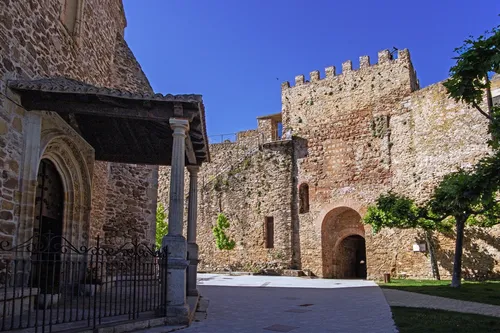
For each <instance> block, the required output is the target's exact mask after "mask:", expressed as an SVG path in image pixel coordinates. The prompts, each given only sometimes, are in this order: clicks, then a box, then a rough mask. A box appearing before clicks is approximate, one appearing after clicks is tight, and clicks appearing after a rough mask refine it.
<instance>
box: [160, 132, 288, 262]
mask: <svg viewBox="0 0 500 333" xmlns="http://www.w3.org/2000/svg"><path fill="white" fill-rule="evenodd" d="M237 137H238V139H237V141H236V142H228V143H219V144H211V145H210V158H211V163H208V164H204V165H203V166H202V168H201V170H200V173H199V176H198V188H199V190H198V203H199V207H198V228H197V242H198V244H200V253H199V258H200V260H201V262H200V264H199V268H200V269H201V270H209V271H214V270H215V271H217V270H222V269H225V268H227V267H228V265H231V267H232V268H233V269H245V270H259V269H262V268H266V267H274V268H285V267H289V266H290V265H291V257H292V254H291V253H292V248H291V242H290V239H291V237H292V230H291V221H290V216H291V212H290V211H291V204H290V203H291V202H292V185H291V183H292V182H293V179H292V177H291V172H292V171H291V170H292V168H293V165H292V163H293V161H292V150H293V148H292V145H291V142H275V143H269V144H266V145H264V146H263V147H261V148H260V149H259V145H258V142H259V141H258V140H259V139H258V135H257V131H253V130H252V131H245V132H240V133H238V135H237ZM159 173H160V174H159V190H158V202H162V203H163V204H164V205H165V207H167V208H168V199H169V196H168V192H169V184H170V182H169V178H170V168H169V167H161V168H160V172H159ZM188 189H189V174H188V172H187V171H186V173H185V198H186V200H185V203H186V206H185V212H184V234H185V235H186V228H187V198H188ZM220 212H222V213H224V214H225V215H226V217H227V218H228V219H229V222H230V224H231V227H230V228H229V229H228V231H227V234H228V235H230V237H232V238H233V239H234V240H235V241H236V248H235V249H234V250H233V251H230V252H227V251H220V250H218V249H217V248H216V246H215V238H214V236H213V233H212V227H213V226H214V225H215V223H216V220H217V215H218V214H219V213H220ZM266 217H272V218H273V220H274V235H275V237H274V247H273V248H270V249H267V248H266V247H265V239H266V236H265V220H266Z"/></svg>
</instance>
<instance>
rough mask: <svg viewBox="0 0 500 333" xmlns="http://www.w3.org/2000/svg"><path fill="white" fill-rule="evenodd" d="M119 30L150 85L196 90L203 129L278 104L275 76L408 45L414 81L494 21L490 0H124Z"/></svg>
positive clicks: (276, 108)
mask: <svg viewBox="0 0 500 333" xmlns="http://www.w3.org/2000/svg"><path fill="white" fill-rule="evenodd" d="M124 4H125V13H126V16H127V21H128V27H127V29H126V33H125V36H126V40H127V42H128V43H129V45H130V47H131V49H132V50H133V52H134V53H135V55H136V57H137V59H138V60H139V62H140V63H141V65H142V68H143V70H144V72H145V73H146V75H147V76H148V78H149V80H150V82H151V84H152V86H153V89H154V90H155V91H156V92H161V93H172V94H189V93H197V94H202V95H203V98H204V102H205V108H206V117H207V126H208V133H209V135H214V134H223V133H233V132H237V131H240V130H245V129H250V128H255V127H256V125H257V122H256V119H255V117H257V116H259V115H266V114H271V113H277V112H280V110H281V87H280V84H281V82H283V81H290V82H292V81H293V80H294V77H295V75H298V74H306V75H307V74H308V73H309V72H311V71H313V70H316V69H317V70H320V71H321V73H322V77H323V76H324V74H323V73H324V68H325V67H327V66H332V65H333V66H336V67H337V68H340V67H341V63H342V62H343V61H345V60H352V61H353V65H354V66H355V68H356V67H357V65H358V60H357V59H358V58H359V56H361V55H369V56H370V58H371V62H372V63H374V62H376V59H377V52H378V51H379V50H382V49H386V48H387V49H391V48H392V47H393V46H394V47H397V48H400V49H402V48H408V49H409V50H410V52H411V56H412V60H413V64H414V66H415V68H416V70H417V73H418V76H419V79H420V83H421V86H427V85H429V84H432V83H435V82H438V81H441V80H443V79H445V78H446V77H447V75H448V70H449V68H450V66H451V65H452V64H453V60H452V59H451V58H452V57H453V56H454V53H453V50H454V48H455V47H458V46H460V45H461V44H462V41H463V40H464V39H465V38H466V37H468V36H469V35H474V36H477V35H479V34H481V33H482V32H484V31H485V30H487V29H490V28H492V27H493V26H495V25H498V24H500V17H499V16H498V14H500V1H499V0H419V1H404V0H399V1H395V0H380V1H373V0H372V1H367V0H357V1H334V0H330V1H328V0H316V1H314V0H309V1H304V0H288V1H286V0H252V1H249V0H233V1H231V0H142V1H141V0H124Z"/></svg>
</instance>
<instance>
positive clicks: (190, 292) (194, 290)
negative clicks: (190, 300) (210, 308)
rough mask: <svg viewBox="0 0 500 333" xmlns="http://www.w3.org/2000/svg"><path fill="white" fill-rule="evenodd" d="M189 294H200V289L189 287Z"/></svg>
mask: <svg viewBox="0 0 500 333" xmlns="http://www.w3.org/2000/svg"><path fill="white" fill-rule="evenodd" d="M187 294H188V296H200V292H199V291H198V289H188V291H187Z"/></svg>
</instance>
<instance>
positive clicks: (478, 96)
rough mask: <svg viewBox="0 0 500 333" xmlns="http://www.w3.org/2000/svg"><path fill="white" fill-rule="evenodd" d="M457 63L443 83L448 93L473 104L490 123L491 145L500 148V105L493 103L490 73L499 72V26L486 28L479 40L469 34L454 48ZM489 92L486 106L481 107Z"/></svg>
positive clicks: (458, 99)
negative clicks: (462, 42) (490, 28)
mask: <svg viewBox="0 0 500 333" xmlns="http://www.w3.org/2000/svg"><path fill="white" fill-rule="evenodd" d="M455 52H456V53H457V54H458V55H457V57H455V58H454V59H455V60H456V64H455V65H454V66H453V67H452V68H451V69H450V78H449V79H448V80H447V81H446V82H445V83H444V86H445V87H446V89H447V90H448V94H449V96H450V97H451V98H453V99H454V100H456V101H461V102H464V103H466V104H468V105H470V106H472V107H474V108H475V109H476V110H477V111H479V113H481V114H482V115H483V116H484V117H486V118H487V119H488V120H489V122H490V128H489V130H490V133H491V134H492V140H491V142H490V144H491V146H492V147H493V148H495V149H497V148H499V139H500V136H499V135H498V133H499V129H500V122H499V120H500V108H499V107H495V106H494V105H493V98H492V96H491V89H490V79H489V77H490V75H491V74H492V73H498V72H500V26H497V27H495V28H493V29H492V30H491V31H486V33H485V34H484V35H482V36H479V37H478V38H477V39H474V38H472V37H469V38H468V39H466V40H465V41H464V44H463V45H462V46H461V47H459V48H457V49H455ZM485 94H486V109H485V108H484V107H483V106H482V105H483V101H484V95H485Z"/></svg>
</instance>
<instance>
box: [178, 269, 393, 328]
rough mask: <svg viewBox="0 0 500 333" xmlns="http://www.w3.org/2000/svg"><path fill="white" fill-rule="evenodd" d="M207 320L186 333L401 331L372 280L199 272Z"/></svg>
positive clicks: (194, 324)
mask: <svg viewBox="0 0 500 333" xmlns="http://www.w3.org/2000/svg"><path fill="white" fill-rule="evenodd" d="M199 285H200V287H199V288H200V290H201V293H202V294H203V296H204V297H206V298H208V299H210V305H209V307H208V316H207V319H205V320H203V321H201V322H194V323H193V324H192V325H191V327H189V328H186V329H184V330H182V331H181V332H186V333H198V332H199V333H215V332H231V333H247V332H248V333H250V332H252V333H253V332H263V333H265V332H269V333H270V332H292V333H300V332H307V333H311V332H318V333H320V332H346V333H356V332H370V333H379V332H380V333H391V332H397V330H396V328H395V326H394V322H393V320H392V315H391V310H390V308H389V305H388V304H387V302H386V300H385V297H384V295H383V293H382V291H381V290H380V288H379V287H378V286H377V285H376V284H375V283H374V282H371V281H361V280H327V279H325V280H323V279H306V278H294V277H281V276H278V277H274V276H249V275H245V276H228V275H215V274H199Z"/></svg>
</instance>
